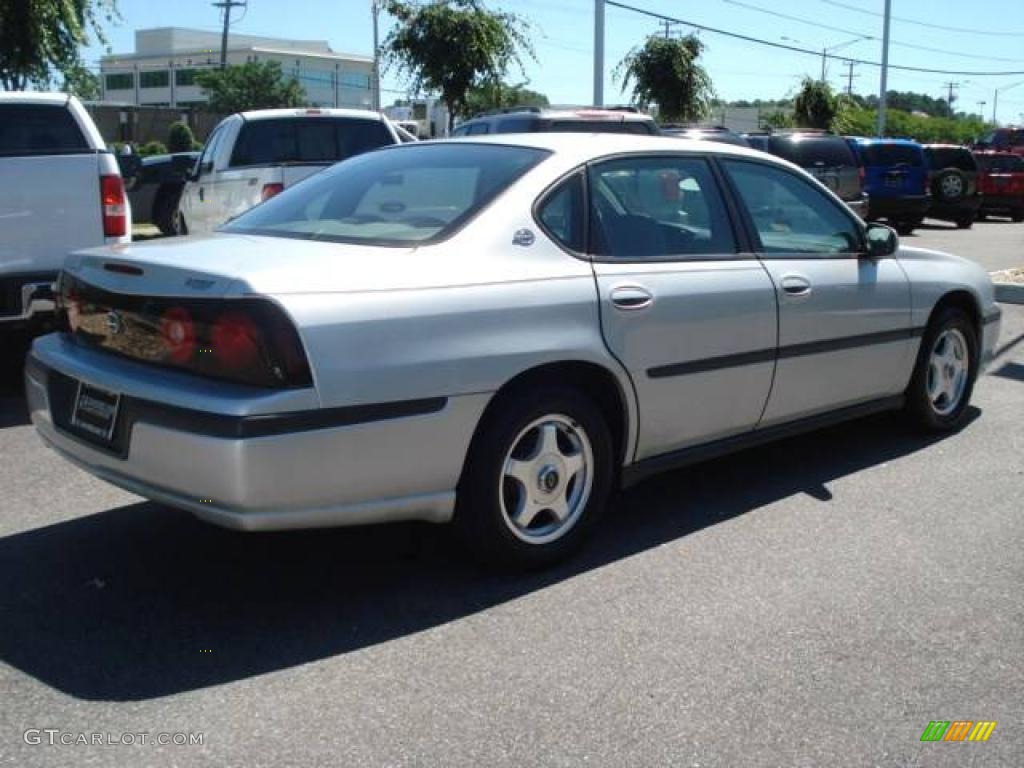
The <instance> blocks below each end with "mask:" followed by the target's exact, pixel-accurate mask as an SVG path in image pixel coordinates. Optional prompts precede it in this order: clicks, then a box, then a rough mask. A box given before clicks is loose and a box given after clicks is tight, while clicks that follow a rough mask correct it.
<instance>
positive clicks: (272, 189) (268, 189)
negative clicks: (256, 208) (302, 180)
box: [260, 182, 284, 202]
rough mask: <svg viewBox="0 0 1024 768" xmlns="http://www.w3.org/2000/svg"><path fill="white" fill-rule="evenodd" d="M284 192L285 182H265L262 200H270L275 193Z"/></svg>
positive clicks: (261, 194) (261, 195)
mask: <svg viewBox="0 0 1024 768" xmlns="http://www.w3.org/2000/svg"><path fill="white" fill-rule="evenodd" d="M282 192H284V184H281V183H280V182H278V183H275V184H264V185H263V191H262V192H261V193H260V202H263V201H264V200H269V199H270V198H272V197H273V196H274V195H279V194H281V193H282Z"/></svg>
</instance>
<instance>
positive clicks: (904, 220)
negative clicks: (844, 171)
mask: <svg viewBox="0 0 1024 768" xmlns="http://www.w3.org/2000/svg"><path fill="white" fill-rule="evenodd" d="M847 141H848V142H849V144H850V146H851V147H853V150H854V154H855V155H856V156H857V162H858V163H859V164H860V167H861V168H862V169H863V172H862V178H863V180H864V192H866V193H867V196H868V208H867V218H868V221H879V220H882V219H884V220H886V221H888V222H889V223H890V224H891V225H892V226H893V227H895V229H896V231H897V232H899V233H900V234H901V235H909V234H911V233H912V232H913V231H914V228H915V226H916V225H917V223H918V222H920V221H921V219H922V217H923V216H924V215H925V213H926V212H927V211H928V207H929V206H930V205H931V193H930V190H929V186H928V171H927V170H926V168H925V160H924V148H923V147H922V146H921V145H920V144H918V143H917V142H916V141H907V140H906V139H868V138H860V137H850V138H848V139H847Z"/></svg>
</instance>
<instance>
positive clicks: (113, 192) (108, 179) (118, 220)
mask: <svg viewBox="0 0 1024 768" xmlns="http://www.w3.org/2000/svg"><path fill="white" fill-rule="evenodd" d="M100 203H101V205H102V208H103V234H104V236H105V237H124V236H125V235H126V234H128V204H127V202H126V201H125V198H124V182H123V181H122V180H121V177H120V176H115V175H110V176H100Z"/></svg>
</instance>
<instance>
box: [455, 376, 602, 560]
mask: <svg viewBox="0 0 1024 768" xmlns="http://www.w3.org/2000/svg"><path fill="white" fill-rule="evenodd" d="M612 474H613V458H612V440H611V435H610V433H609V430H608V425H607V423H606V422H605V420H604V417H603V416H602V414H601V411H600V410H599V409H598V408H597V406H596V405H594V403H593V402H592V401H591V400H590V399H589V398H587V397H586V396H584V395H583V394H581V393H580V392H578V391H576V390H574V389H567V388H563V387H554V386H551V387H547V386H545V387H540V388H537V389H534V390H528V391H523V392H520V393H517V394H515V395H512V396H510V397H508V398H507V399H506V400H504V401H503V402H501V403H499V404H497V406H496V409H495V410H494V411H493V412H492V413H491V414H489V415H488V416H487V417H486V419H485V421H484V422H483V423H481V425H480V427H479V429H478V431H477V434H476V436H475V437H474V438H473V441H472V444H471V446H470V450H469V455H468V457H467V459H466V465H465V467H464V469H463V473H462V478H461V480H460V481H459V488H458V500H457V502H456V509H455V528H456V530H457V531H458V533H459V535H460V537H461V538H462V540H463V541H464V543H465V544H466V546H467V547H468V548H469V550H470V551H471V552H472V553H473V555H474V556H476V557H477V558H478V559H479V560H480V561H481V562H483V563H485V564H487V565H501V566H512V567H521V568H522V567H525V568H534V567H539V566H544V565H548V564H551V563H554V562H556V561H558V560H561V559H564V558H565V557H567V556H568V555H569V554H570V553H572V552H573V551H574V550H576V549H577V548H578V547H579V545H580V544H581V543H582V542H583V540H584V539H585V538H586V535H587V534H588V532H589V531H590V529H591V528H592V527H593V525H594V523H595V522H596V521H597V519H598V518H599V517H600V515H601V513H602V512H603V511H604V507H605V505H606V504H607V501H608V496H609V493H610V491H611V487H612Z"/></svg>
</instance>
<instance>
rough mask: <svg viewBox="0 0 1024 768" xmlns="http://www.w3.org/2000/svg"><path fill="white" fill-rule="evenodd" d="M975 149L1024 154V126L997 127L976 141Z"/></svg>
mask: <svg viewBox="0 0 1024 768" xmlns="http://www.w3.org/2000/svg"><path fill="white" fill-rule="evenodd" d="M974 149H976V150H980V151H985V150H988V151H992V152H1011V153H1013V154H1015V155H1024V128H996V129H995V130H992V131H989V132H988V133H986V134H985V136H984V137H982V139H981V140H980V141H978V142H976V143H975V144H974Z"/></svg>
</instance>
